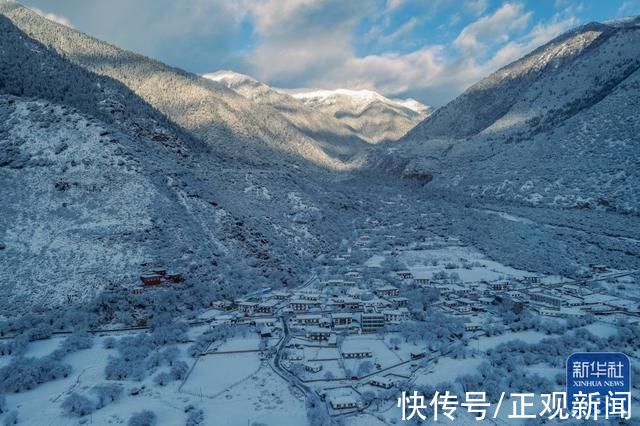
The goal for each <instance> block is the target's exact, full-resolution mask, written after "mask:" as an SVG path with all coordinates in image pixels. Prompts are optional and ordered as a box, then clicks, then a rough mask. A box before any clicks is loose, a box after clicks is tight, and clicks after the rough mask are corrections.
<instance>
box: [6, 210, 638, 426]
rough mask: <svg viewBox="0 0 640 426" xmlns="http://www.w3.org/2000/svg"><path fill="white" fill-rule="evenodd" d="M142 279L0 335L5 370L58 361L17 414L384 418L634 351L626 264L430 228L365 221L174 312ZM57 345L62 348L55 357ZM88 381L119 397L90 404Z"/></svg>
mask: <svg viewBox="0 0 640 426" xmlns="http://www.w3.org/2000/svg"><path fill="white" fill-rule="evenodd" d="M433 222H437V221H436V220H433ZM139 272H140V273H139V274H138V275H137V276H134V277H133V278H134V280H132V281H135V284H134V285H132V286H130V287H128V288H124V289H119V290H118V289H115V290H112V289H109V288H107V289H106V291H105V292H104V293H103V295H102V298H103V299H100V300H98V302H97V306H109V305H108V304H109V303H118V304H119V305H118V306H122V307H124V308H125V309H128V311H127V312H126V313H120V312H118V313H117V315H115V316H114V317H113V320H112V321H111V322H109V323H106V324H103V325H102V326H101V327H96V328H91V329H87V330H86V331H85V332H81V333H79V334H78V332H73V331H71V330H67V329H64V328H60V327H59V328H57V329H55V330H54V329H53V327H52V326H49V327H39V328H37V329H32V330H29V338H28V341H27V340H25V339H24V338H22V339H21V338H20V336H18V337H16V336H14V335H9V334H7V335H5V336H0V339H2V340H0V343H1V344H2V345H4V346H2V345H0V350H4V351H5V352H9V351H17V350H21V351H22V353H23V354H24V355H26V356H27V358H19V357H16V358H12V357H9V356H4V357H0V368H2V367H3V366H4V367H6V371H7V372H9V373H10V372H11V371H13V370H14V368H13V367H12V365H13V364H11V363H12V362H18V363H19V362H26V363H38V362H45V363H48V364H46V365H51V366H52V367H56V368H62V367H61V366H60V364H59V363H60V362H64V363H67V364H68V365H69V367H68V370H63V371H67V373H65V374H67V375H64V376H63V377H57V376H56V379H55V380H53V379H52V378H47V379H42V380H46V381H49V382H45V383H44V384H42V385H41V386H38V387H37V388H35V389H33V390H31V388H30V387H29V386H31V385H30V384H29V382H27V383H26V384H24V383H23V382H22V381H20V380H17V381H16V382H15V386H16V389H19V390H20V393H19V394H18V395H20V396H16V397H13V396H12V397H11V399H10V401H9V402H10V403H12V404H24V405H23V408H24V409H25V410H24V411H23V412H24V413H27V414H24V415H25V416H26V419H27V421H28V420H29V419H30V418H31V419H35V417H28V416H29V415H30V414H29V413H32V412H33V413H35V412H36V411H37V410H35V407H36V405H37V404H39V401H42V393H47V394H55V395H60V397H58V398H53V399H51V400H48V401H49V403H48V404H47V405H46V410H48V412H52V413H59V412H60V410H61V409H63V410H67V411H65V416H66V417H64V420H65V421H66V420H68V419H69V418H70V417H69V416H79V417H80V418H81V419H83V418H84V419H86V418H88V417H87V415H88V413H91V412H92V410H96V411H95V412H93V414H91V415H92V416H95V418H96V419H100V420H101V421H104V422H122V421H123V418H125V417H126V416H128V415H130V414H131V413H132V412H133V411H134V410H135V409H136V408H137V407H140V406H144V407H145V408H147V409H149V410H151V411H153V412H154V413H156V414H157V415H158V416H159V417H162V418H163V419H164V420H166V421H167V422H174V423H176V422H177V423H180V422H181V421H182V420H183V418H184V416H185V415H186V416H191V417H193V418H195V419H202V418H203V416H204V418H205V419H206V420H207V421H209V420H211V419H215V423H214V424H221V425H226V426H236V425H244V424H250V425H259V424H307V423H309V424H314V425H315V424H334V423H336V422H337V423H338V424H355V425H359V424H363V425H364V424H366V425H370V424H380V425H383V424H394V423H397V422H398V420H399V419H400V411H399V409H398V407H397V405H396V404H397V401H398V397H399V396H400V395H401V394H402V392H403V391H406V392H413V391H419V392H422V393H423V394H425V395H429V394H432V393H433V392H434V391H436V390H438V391H442V390H450V391H452V392H454V393H457V394H461V393H462V392H464V391H465V390H467V389H469V390H476V391H485V390H486V391H488V392H491V391H492V390H493V391H495V390H496V389H497V390H501V391H505V392H506V391H509V390H511V391H516V392H517V391H523V390H527V391H534V392H536V391H537V392H543V391H546V392H548V391H554V390H557V389H561V388H562V386H563V380H564V379H563V378H562V377H563V373H564V368H565V366H564V363H565V359H566V358H565V357H564V356H559V355H558V354H564V353H571V352H573V351H576V350H580V349H589V350H596V349H599V348H602V347H604V348H607V349H611V350H619V351H621V352H624V353H626V354H628V355H629V356H630V357H631V358H632V359H634V360H635V359H637V358H638V355H640V354H639V353H638V347H637V341H636V340H634V337H633V336H635V335H636V334H637V329H638V323H639V321H640V309H639V308H640V291H639V289H638V286H637V276H638V271H632V270H629V271H623V270H616V269H613V268H611V267H609V266H607V265H585V266H584V267H582V268H581V270H580V271H579V272H578V274H577V275H574V276H573V277H571V278H569V277H563V276H559V275H552V274H542V273H534V272H531V271H526V270H521V269H517V268H514V267H512V266H507V265H505V264H502V263H500V262H497V261H495V260H493V259H491V258H489V257H487V256H486V255H485V254H483V253H481V252H480V251H479V250H477V249H476V248H475V247H473V246H472V245H470V244H467V243H465V242H464V241H462V240H461V239H458V238H454V237H450V236H448V235H447V234H446V232H441V233H439V232H438V229H437V228H432V229H418V228H410V229H405V227H404V226H403V224H401V223H400V224H399V223H395V222H390V223H381V222H378V221H376V220H373V219H372V220H370V221H368V222H367V223H365V224H364V225H362V226H360V227H359V228H358V229H356V230H355V231H354V232H353V233H352V235H351V236H350V238H349V239H344V241H343V243H342V244H341V245H340V247H339V249H338V250H336V252H333V253H330V254H326V255H323V256H319V257H318V258H317V261H316V262H315V266H314V267H312V268H311V269H310V270H309V271H308V275H307V276H306V279H304V280H303V282H301V283H300V284H299V285H293V286H289V287H287V286H281V287H276V286H274V287H273V288H271V287H268V286H263V287H258V286H254V287H253V289H252V290H251V291H250V292H249V293H247V294H243V295H242V296H241V297H233V298H219V299H218V298H216V297H212V298H210V299H209V300H208V301H207V303H206V304H202V305H199V308H198V309H192V310H186V309H185V310H184V311H182V312H184V313H180V314H178V315H176V314H175V313H176V312H180V311H179V309H183V306H180V305H179V304H178V303H176V300H178V299H176V296H177V295H182V294H189V292H190V291H193V287H191V286H192V285H193V283H192V280H191V279H190V277H189V272H188V271H187V270H182V269H181V268H180V267H176V265H171V267H165V265H162V264H161V263H160V262H153V261H145V262H144V263H143V264H141V265H140V271H139ZM235 293H236V294H238V293H239V292H235ZM114 301H115V302H114ZM150 313H152V315H149V314H150ZM74 321H77V319H74ZM91 341H95V342H96V344H91V343H90V342H91ZM3 342H6V343H3ZM20 342H22V345H20ZM3 348H4V349H3ZM14 348H18V349H14ZM56 348H67V349H65V350H66V351H69V353H68V354H67V355H56V358H51V357H52V356H53V355H55V354H58V353H59V351H60V349H56ZM69 348H73V349H69ZM65 353H66V352H65ZM522 353H527V354H528V355H527V357H526V358H523V357H522V356H521V354H522ZM52 354H53V355H52ZM554 354H555V355H554ZM59 357H62V358H64V360H63V361H60V359H59ZM15 359H17V361H15ZM634 362H635V361H634ZM18 365H19V364H18ZM38 365H40V364H38ZM638 367H639V366H638V365H637V364H634V368H635V370H634V371H638ZM33 371H40V370H37V369H36V370H33ZM69 371H71V372H72V373H71V374H69ZM487 375H488V376H487ZM637 376H639V377H640V374H638V375H637ZM487 377H494V378H495V380H494V381H493V382H491V380H490V381H489V383H487ZM95 383H102V384H100V385H99V387H100V386H106V387H107V388H106V389H110V390H112V391H113V390H114V389H116V388H117V389H119V391H118V392H121V394H122V396H120V397H118V399H119V400H118V401H116V400H115V399H114V400H113V404H111V405H109V406H107V407H103V406H102V405H99V404H98V403H96V405H91V404H93V402H91V399H92V398H94V397H93V396H92V395H93V394H92V392H94V390H93V387H95ZM23 385H24V386H23ZM532 386H535V387H532ZM634 386H636V387H637V385H634ZM100 389H102V388H100ZM23 391H24V392H23ZM79 392H82V396H78V393H79ZM22 395H31V397H29V398H25V399H23V397H22ZM494 396H495V394H494ZM83 397H84V398H89V403H88V402H87V401H86V400H84V399H82V398H83ZM79 398H80V399H79ZM45 399H46V398H45ZM170 399H171V400H176V401H179V403H178V404H173V405H167V404H166V403H165V401H167V400H170ZM61 401H65V402H64V403H62V402H61ZM68 401H69V402H68ZM79 402H84V403H86V404H89V407H90V408H89V409H86V407H85V406H84V405H82V404H80V405H79ZM638 402H639V401H638V400H637V399H635V398H634V404H635V405H637V404H638ZM61 404H62V405H61ZM65 404H66V405H65ZM65 407H67V408H65ZM69 407H70V408H69ZM82 407H85V408H82ZM194 407H196V408H194ZM221 412H226V413H233V415H227V416H224V417H216V416H217V413H221ZM34 416H35V414H34ZM466 420H468V422H469V424H475V423H474V422H475V419H474V418H473V416H470V415H467V418H466ZM193 424H203V423H193ZM204 424H208V423H206V422H205V423H204Z"/></svg>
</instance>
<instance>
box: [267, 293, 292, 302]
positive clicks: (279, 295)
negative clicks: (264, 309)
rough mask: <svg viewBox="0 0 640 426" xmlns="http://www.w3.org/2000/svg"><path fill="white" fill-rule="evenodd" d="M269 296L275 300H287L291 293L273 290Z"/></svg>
mask: <svg viewBox="0 0 640 426" xmlns="http://www.w3.org/2000/svg"><path fill="white" fill-rule="evenodd" d="M271 297H272V298H273V299H275V300H287V299H289V297H291V294H289V293H288V292H286V291H274V292H273V293H271Z"/></svg>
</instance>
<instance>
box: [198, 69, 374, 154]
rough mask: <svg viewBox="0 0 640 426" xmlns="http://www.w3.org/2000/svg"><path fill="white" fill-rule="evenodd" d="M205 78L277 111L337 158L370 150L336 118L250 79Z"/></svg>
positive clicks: (233, 76) (226, 74)
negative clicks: (354, 151) (351, 152)
mask: <svg viewBox="0 0 640 426" xmlns="http://www.w3.org/2000/svg"><path fill="white" fill-rule="evenodd" d="M203 77H204V78H206V79H208V80H211V81H215V82H217V83H219V84H222V85H224V86H225V87H228V88H229V89H231V90H233V91H235V92H236V93H238V94H240V95H241V96H244V97H245V98H247V99H249V100H251V101H252V102H254V103H256V104H259V105H265V106H269V107H271V108H273V109H274V110H276V111H278V112H279V113H280V114H282V115H283V116H284V117H286V118H287V120H289V122H291V124H292V125H293V126H295V127H296V128H297V129H298V130H300V131H301V132H302V133H304V134H305V135H308V136H311V137H312V138H314V139H315V140H316V141H317V142H318V143H320V144H322V146H323V147H325V148H324V149H326V150H330V151H331V152H334V153H335V155H336V156H337V157H341V156H342V155H344V154H345V153H346V152H348V151H350V150H351V151H353V150H359V151H364V150H365V149H366V148H367V144H366V143H365V141H364V140H363V139H361V138H360V135H359V134H358V132H357V131H356V130H354V129H353V128H351V127H350V126H348V125H346V124H344V123H342V122H341V121H340V120H337V119H336V118H335V117H333V116H332V115H329V114H325V113H324V112H322V111H317V110H315V109H313V108H310V107H307V106H306V105H305V104H304V103H303V102H301V101H300V100H298V99H295V98H294V97H292V96H289V95H288V94H285V93H281V92H278V91H277V90H274V89H272V88H271V87H269V86H267V85H266V84H264V83H260V82H259V81H257V80H255V79H253V78H251V77H249V76H248V75H244V74H239V73H235V72H232V71H219V72H215V73H211V74H205V75H204V76H203Z"/></svg>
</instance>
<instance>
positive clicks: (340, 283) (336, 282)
mask: <svg viewBox="0 0 640 426" xmlns="http://www.w3.org/2000/svg"><path fill="white" fill-rule="evenodd" d="M322 285H323V286H324V287H352V286H354V285H356V282H355V281H348V280H340V279H332V280H327V281H323V282H322Z"/></svg>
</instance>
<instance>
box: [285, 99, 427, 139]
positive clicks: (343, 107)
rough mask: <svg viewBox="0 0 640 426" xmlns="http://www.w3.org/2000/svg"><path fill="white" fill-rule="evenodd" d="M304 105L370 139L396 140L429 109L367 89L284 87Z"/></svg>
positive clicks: (419, 104) (422, 117) (409, 100)
mask: <svg viewBox="0 0 640 426" xmlns="http://www.w3.org/2000/svg"><path fill="white" fill-rule="evenodd" d="M288 93H291V95H292V96H293V97H294V98H296V99H298V100H300V101H302V102H303V103H304V104H306V105H307V106H309V107H311V108H313V109H316V110H318V111H322V112H324V113H326V114H330V115H332V116H334V117H335V118H337V119H338V120H340V121H342V122H343V123H345V124H347V125H348V126H350V127H351V128H353V129H355V130H356V131H357V132H358V134H359V135H360V136H361V137H362V138H364V139H366V140H368V141H369V142H371V143H379V142H390V141H396V140H398V139H399V138H400V137H402V136H403V135H404V134H405V133H407V132H408V131H409V130H411V128H413V127H414V126H415V125H416V124H418V123H419V122H420V121H421V120H422V119H424V118H425V117H427V116H428V115H429V114H430V113H431V107H429V106H427V105H423V104H421V103H420V102H418V101H416V100H414V99H389V98H386V97H384V96H382V95H381V94H380V93H377V92H374V91H371V90H349V89H337V90H312V91H299V90H293V91H288Z"/></svg>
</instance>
